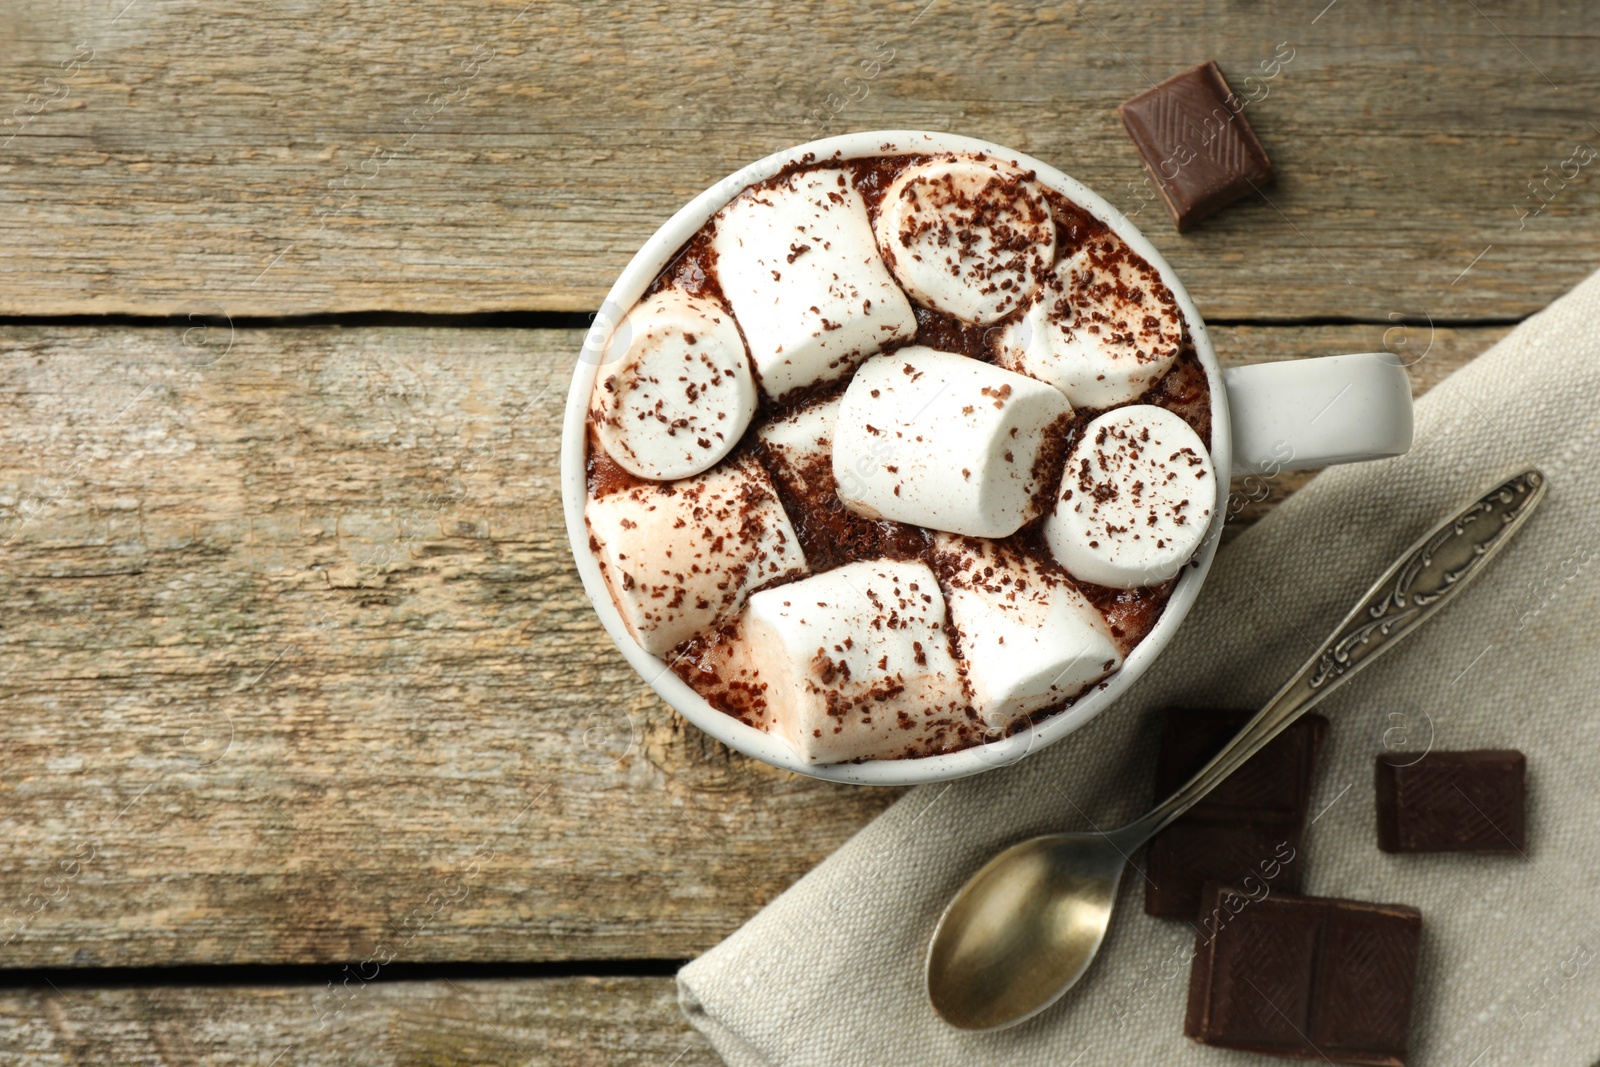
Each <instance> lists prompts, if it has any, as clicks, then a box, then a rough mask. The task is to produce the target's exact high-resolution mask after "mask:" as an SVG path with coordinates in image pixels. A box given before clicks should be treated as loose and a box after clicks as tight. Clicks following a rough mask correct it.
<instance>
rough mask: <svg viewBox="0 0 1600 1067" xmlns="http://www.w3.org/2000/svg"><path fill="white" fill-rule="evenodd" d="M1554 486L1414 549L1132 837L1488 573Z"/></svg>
mask: <svg viewBox="0 0 1600 1067" xmlns="http://www.w3.org/2000/svg"><path fill="white" fill-rule="evenodd" d="M1547 488H1548V485H1547V483H1546V481H1545V477H1544V475H1543V474H1541V473H1539V472H1538V471H1537V470H1526V471H1523V472H1522V473H1521V474H1518V475H1517V476H1516V477H1514V478H1511V479H1508V480H1507V481H1505V482H1502V483H1501V484H1499V485H1497V486H1495V487H1494V488H1493V489H1491V490H1490V491H1489V492H1488V493H1485V494H1484V495H1483V496H1482V497H1480V498H1479V499H1477V500H1476V501H1474V502H1473V503H1472V504H1471V505H1470V506H1468V507H1467V508H1465V509H1464V510H1462V511H1461V512H1460V513H1459V514H1456V515H1453V516H1451V517H1450V518H1448V519H1446V520H1445V521H1444V522H1443V523H1441V524H1439V525H1438V526H1437V527H1435V528H1434V529H1433V530H1431V531H1429V532H1428V533H1427V534H1426V535H1424V536H1423V537H1422V538H1421V539H1420V540H1418V541H1417V542H1416V543H1415V544H1414V545H1412V546H1411V547H1410V548H1408V549H1406V551H1405V553H1404V554H1403V555H1402V556H1401V557H1400V559H1399V561H1398V562H1396V563H1395V564H1394V566H1392V567H1390V568H1389V570H1388V572H1387V573H1385V574H1384V576H1383V577H1382V578H1379V579H1378V581H1377V582H1376V584H1374V585H1373V587H1372V588H1371V589H1370V590H1368V591H1367V594H1366V595H1365V596H1364V597H1362V598H1361V600H1360V601H1359V602H1358V603H1357V605H1356V606H1355V608H1354V609H1352V610H1351V612H1350V614H1349V615H1347V616H1345V619H1344V621H1343V622H1342V623H1340V624H1339V627H1338V629H1336V630H1334V632H1333V635H1332V636H1331V637H1329V638H1328V639H1327V641H1325V642H1324V643H1323V645H1322V647H1321V648H1320V649H1318V650H1317V652H1316V653H1315V654H1314V655H1313V656H1312V657H1311V659H1310V661H1309V662H1307V663H1306V665H1305V666H1304V667H1302V668H1301V669H1300V672H1299V673H1298V674H1296V675H1295V676H1294V677H1293V678H1292V679H1290V680H1289V683H1288V684H1287V685H1285V686H1284V687H1283V688H1282V689H1280V690H1278V693H1277V695H1276V696H1274V697H1273V698H1272V699H1271V700H1269V701H1267V706H1266V707H1264V708H1262V709H1261V711H1260V712H1258V713H1257V714H1256V716H1255V718H1253V719H1251V720H1250V721H1249V722H1248V723H1246V724H1245V726H1244V728H1243V729H1242V730H1240V731H1239V734H1238V736H1236V737H1235V738H1234V739H1233V740H1232V741H1231V742H1229V744H1228V745H1227V746H1226V747H1225V748H1223V750H1222V751H1221V752H1219V753H1217V755H1216V757H1215V758H1213V759H1212V761H1211V762H1210V763H1208V764H1206V765H1205V766H1204V767H1202V768H1201V769H1200V770H1199V771H1198V772H1197V773H1196V774H1195V776H1194V777H1193V778H1191V779H1190V780H1189V781H1188V782H1187V783H1185V784H1184V785H1183V786H1182V788H1180V789H1179V790H1178V791H1177V792H1176V793H1174V794H1172V796H1170V797H1168V798H1167V799H1166V800H1165V801H1163V802H1162V803H1161V804H1159V805H1158V806H1157V807H1156V808H1155V809H1154V810H1153V811H1151V812H1150V813H1149V814H1147V815H1145V816H1144V817H1143V818H1141V819H1140V820H1139V821H1138V822H1136V823H1134V824H1133V825H1132V826H1130V827H1128V829H1127V831H1125V832H1127V833H1128V835H1129V837H1130V838H1133V837H1137V838H1138V839H1139V840H1141V841H1142V840H1144V839H1145V838H1147V837H1149V836H1151V835H1153V834H1155V833H1157V832H1159V831H1160V830H1161V829H1162V827H1164V826H1166V825H1167V824H1168V823H1170V822H1172V820H1174V819H1176V818H1177V817H1178V816H1180V815H1182V814H1183V813H1184V812H1185V811H1188V810H1189V808H1190V807H1191V806H1193V805H1194V804H1195V803H1196V802H1198V801H1199V800H1200V798H1201V797H1203V796H1205V795H1206V794H1207V793H1209V792H1211V790H1212V789H1213V788H1215V787H1216V786H1217V785H1218V784H1219V783H1220V782H1221V781H1222V780H1223V779H1224V778H1226V777H1228V775H1230V774H1232V773H1233V772H1234V771H1236V770H1238V769H1239V767H1240V766H1241V765H1243V764H1244V762H1245V761H1246V760H1248V759H1249V758H1250V757H1251V756H1253V755H1255V754H1256V753H1257V752H1259V751H1260V750H1261V749H1262V748H1263V747H1264V746H1265V745H1266V744H1267V742H1269V741H1271V740H1272V739H1273V738H1274V737H1276V736H1278V734H1279V733H1280V732H1281V731H1282V730H1283V729H1284V728H1285V727H1286V726H1288V725H1289V724H1290V723H1292V722H1294V720H1295V719H1297V718H1299V717H1300V716H1301V714H1303V713H1304V712H1305V711H1307V710H1308V709H1310V708H1311V707H1312V706H1313V705H1314V704H1316V703H1317V701H1319V700H1321V699H1322V698H1323V697H1325V696H1327V695H1328V694H1329V693H1330V692H1332V691H1333V690H1334V689H1336V688H1338V687H1339V685H1340V684H1341V683H1342V682H1344V681H1345V679H1347V678H1349V677H1350V676H1351V675H1352V674H1354V673H1355V672H1356V671H1358V670H1360V669H1361V668H1362V667H1365V666H1366V665H1367V664H1368V663H1370V662H1372V661H1373V660H1374V659H1376V658H1377V657H1378V656H1380V655H1382V654H1383V653H1384V652H1385V651H1387V650H1388V649H1390V648H1393V647H1394V645H1395V644H1396V643H1397V642H1399V640H1400V639H1401V638H1402V637H1404V636H1406V635H1407V634H1409V633H1410V632H1411V631H1412V630H1415V629H1416V628H1417V627H1418V626H1420V625H1422V622H1423V621H1424V620H1425V619H1427V618H1428V617H1429V616H1431V615H1432V614H1433V613H1434V612H1436V611H1438V610H1439V609H1440V608H1442V607H1444V606H1445V605H1446V604H1448V603H1449V602H1450V600H1451V598H1453V597H1454V596H1456V595H1457V594H1458V593H1460V591H1461V590H1462V588H1463V587H1464V586H1466V585H1467V584H1468V583H1470V582H1471V581H1472V579H1474V578H1476V577H1477V576H1478V575H1479V574H1481V573H1483V570H1484V568H1485V567H1486V566H1487V565H1488V563H1489V560H1491V559H1493V558H1494V555H1495V553H1497V552H1498V551H1500V549H1501V547H1503V546H1504V545H1505V543H1506V542H1507V541H1508V540H1510V538H1511V535H1512V534H1514V533H1515V532H1516V531H1517V530H1518V529H1519V528H1520V527H1521V526H1522V524H1523V523H1524V522H1526V521H1527V519H1528V516H1529V515H1530V514H1532V512H1533V509H1534V508H1535V507H1536V506H1537V505H1538V503H1539V501H1540V500H1542V499H1543V498H1544V494H1545V490H1546V489H1547ZM1136 829H1137V833H1135V830H1136Z"/></svg>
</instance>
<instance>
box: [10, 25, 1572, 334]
mask: <svg viewBox="0 0 1600 1067" xmlns="http://www.w3.org/2000/svg"><path fill="white" fill-rule="evenodd" d="M1323 6H1324V5H1322V4H1282V3H1270V4H1265V5H1263V4H1259V3H1253V2H1250V3H1247V2H1243V0H1236V2H1233V3H1225V4H1214V3H1207V4H1201V3H1198V2H1194V3H1179V2H1174V0H1164V2H1162V3H1156V4H1133V5H1112V4H1105V3H1088V4H1071V5H1050V6H1045V7H1036V6H1034V5H1020V4H1019V5H1010V4H997V3H959V4H958V3H951V2H939V0H935V2H933V3H925V2H924V0H890V2H864V0H852V2H851V3H848V4H830V3H823V2H822V0H806V2H783V3H778V2H776V0H763V2H760V3H742V2H737V0H708V2H706V3H697V4H686V3H681V2H679V0H637V2H631V3H621V4H610V5H605V6H603V7H596V6H593V5H586V4H579V3H576V2H568V3H536V4H527V5H526V6H525V0H469V2H465V3H459V4H425V5H399V6H396V5H392V4H388V3H383V2H381V0H352V2H351V3H347V4H338V5H325V4H320V3H315V2H314V0H271V2H270V3H266V4H260V3H245V2H242V0H224V2H222V3H213V2H209V0H207V2H202V0H136V2H135V3H133V4H128V3H127V0H65V2H62V0H13V2H12V3H10V4H8V8H9V11H8V17H7V19H6V21H5V23H4V25H3V26H0V46H3V47H4V50H5V54H6V56H7V63H6V65H5V68H4V70H3V71H0V104H3V106H0V122H4V121H8V122H9V125H8V126H0V145H3V147H0V203H3V204H4V210H0V242H3V246H4V247H5V249H6V253H5V255H4V257H3V259H0V313H14V314H69V313H70V314H79V313H96V312H129V313H138V314H156V315H163V314H171V313H182V312H186V311H187V310H189V309H191V308H194V307H197V306H200V307H220V308H222V309H225V310H226V311H227V312H229V313H231V314H233V315H235V316H240V315H280V314H297V313H307V312H321V311H345V310H354V309H372V308H380V309H399V310H414V311H439V312H447V313H456V312H463V311H470V310H493V309H546V310H573V309H577V310H582V309H592V308H595V307H598V306H599V304H600V301H601V298H602V295H603V294H604V292H605V291H606V289H607V288H608V287H609V285H610V283H611V281H612V280H613V279H614V278H615V277H616V275H617V273H618V272H619V271H620V269H621V268H622V266H623V264H624V263H625V262H626V261H627V259H628V258H629V256H630V255H632V253H633V252H634V251H635V250H636V249H637V248H638V247H639V245H640V244H641V243H642V242H643V241H644V240H645V238H646V237H647V236H649V234H650V233H651V232H652V231H653V230H654V229H655V228H656V227H657V226H658V225H659V224H660V223H661V222H662V221H664V220H665V219H666V218H667V217H668V215H670V214H671V213H672V212H673V211H674V210H675V209H676V208H677V207H678V206H679V205H681V204H682V203H683V202H684V201H686V200H687V199H688V198H689V197H691V196H692V195H694V194H695V193H697V192H699V191H700V190H701V189H703V188H705V187H706V186H708V185H710V184H712V183H713V182H714V181H716V180H717V179H719V178H721V177H722V176H723V175H725V174H727V173H729V172H731V171H733V170H734V169H736V168H737V167H738V166H740V165H741V164H743V163H745V162H748V161H750V160H753V159H755V158H758V157H760V156H763V155H765V154H767V153H768V152H771V151H774V150H777V149H781V148H783V147H786V146H788V145H792V144H795V143H798V142H801V141H804V140H808V139H810V137H812V136H813V135H815V134H817V133H821V132H830V133H831V132H843V131H846V130H851V129H881V128H920V129H933V130H949V131H953V132H965V133H971V134H978V135H982V136H985V137H988V138H991V139H993V140H996V141H999V142H1001V143H1004V144H1009V145H1012V146H1014V147H1016V148H1018V149H1021V150H1023V151H1026V152H1030V153H1033V154H1035V155H1037V156H1039V157H1040V158H1042V159H1045V160H1047V161H1049V162H1051V163H1054V164H1057V165H1059V166H1060V167H1061V168H1062V169H1064V170H1066V171H1067V172H1069V173H1072V174H1074V175H1075V176H1077V177H1079V178H1080V179H1081V180H1083V181H1084V182H1085V183H1086V184H1088V185H1089V186H1091V187H1092V188H1095V189H1097V190H1099V191H1100V192H1102V193H1103V194H1104V195H1106V196H1107V197H1108V198H1109V199H1110V200H1111V201H1112V202H1113V203H1115V204H1116V205H1117V206H1118V207H1119V208H1120V209H1121V210H1123V211H1124V212H1127V213H1129V214H1130V215H1133V216H1134V218H1135V221H1136V222H1137V223H1138V224H1140V225H1141V226H1145V227H1146V228H1147V229H1148V231H1149V233H1150V235H1151V236H1152V238H1153V239H1154V240H1155V241H1156V243H1157V244H1158V245H1159V246H1160V247H1161V248H1162V249H1163V251H1164V252H1165V253H1166V254H1167V255H1168V256H1169V257H1170V258H1171V260H1172V262H1173V263H1174V264H1175V266H1176V267H1177V269H1178V270H1179V272H1180V274H1182V275H1183V277H1184V278H1185V279H1186V280H1187V284H1188V285H1189V286H1190V287H1191V289H1192V291H1193V293H1194V295H1195V297H1196V300H1197V302H1198V304H1199V305H1200V308H1201V310H1202V312H1203V313H1205V314H1206V315H1207V316H1209V317H1212V318H1223V319H1235V320H1243V319H1249V320H1255V319H1260V318H1279V319H1282V318H1285V317H1290V318H1294V317H1308V316H1348V317H1355V318H1359V319H1361V320H1363V321H1379V322H1387V321H1388V318H1387V317H1388V316H1389V315H1391V314H1403V315H1406V316H1410V317H1413V318H1421V317H1423V316H1425V315H1426V316H1432V317H1433V318H1434V319H1439V320H1444V319H1455V320H1464V319H1482V318H1485V317H1491V316H1501V317H1504V316H1521V315H1525V314H1528V313H1531V312H1532V311H1534V310H1537V309H1538V308H1539V307H1542V306H1543V305H1545V304H1546V303H1548V302H1549V301H1550V300H1551V299H1552V298H1553V297H1555V296H1556V295H1558V294H1559V293H1560V292H1562V291H1564V290H1566V289H1567V288H1569V287H1570V286H1571V285H1573V284H1574V283H1575V282H1576V281H1577V280H1578V279H1580V278H1581V277H1583V276H1584V275H1586V274H1587V273H1589V272H1590V271H1591V270H1593V269H1594V268H1595V267H1596V266H1597V265H1600V212H1596V210H1595V208H1596V206H1597V205H1600V180H1597V178H1596V173H1597V164H1596V163H1594V162H1581V161H1580V160H1581V159H1582V154H1581V151H1580V149H1581V147H1582V146H1588V147H1589V148H1590V149H1591V150H1592V149H1593V148H1595V147H1600V127H1597V126H1596V122H1597V121H1600V120H1597V119H1596V118H1595V116H1594V115H1593V113H1592V102H1593V100H1594V99H1595V98H1596V95H1597V93H1600V63H1597V62H1596V60H1595V57H1596V55H1597V53H1600V49H1597V37H1600V8H1596V7H1595V6H1594V5H1586V4H1571V3H1557V2H1554V0H1521V2H1516V3H1484V4H1478V5H1473V4H1457V3H1453V2H1448V0H1430V2H1428V3H1419V4H1413V5H1406V6H1405V7H1404V8H1401V9H1395V10H1388V9H1384V10H1381V11H1380V10H1377V9H1371V8H1364V7H1362V6H1361V5H1356V4H1339V5H1336V6H1330V7H1329V8H1328V9H1327V10H1321V9H1322V8H1323ZM1319 11H1320V14H1319ZM1280 46H1281V47H1280ZM1285 56H1292V58H1289V59H1288V60H1287V61H1286V62H1285V61H1284V59H1283V57H1285ZM1207 58H1215V59H1216V60H1217V61H1218V62H1219V63H1220V65H1221V67H1222V69H1223V71H1224V72H1225V73H1226V74H1227V76H1228V77H1229V78H1230V79H1231V80H1232V84H1233V86H1234V88H1235V90H1236V92H1238V93H1239V94H1240V95H1241V96H1242V97H1245V98H1247V99H1249V100H1251V101H1252V102H1251V103H1249V104H1248V105H1247V109H1246V115H1247V117H1248V119H1249V121H1250V122H1251V123H1252V124H1253V126H1254V127H1255V128H1256V130H1257V132H1258V133H1259V134H1260V136H1261V138H1262V140H1263V141H1264V143H1265V144H1266V146H1267V149H1268V151H1269V153H1270V154H1271V155H1272V157H1273V160H1274V162H1275V163H1276V165H1277V168H1278V175H1279V177H1278V180H1277V183H1276V185H1274V186H1273V187H1272V188H1270V189H1269V190H1266V192H1265V195H1264V197H1257V198H1255V199H1254V200H1253V201H1252V202H1249V203H1244V204H1241V205H1238V206H1235V207H1233V208H1231V209H1229V210H1227V211H1226V212H1224V213H1223V214H1222V215H1220V216H1218V217H1217V218H1216V219H1214V220H1212V221H1210V222H1208V223H1206V224H1205V225H1204V226H1202V227H1201V228H1200V229H1199V230H1197V231H1196V232H1195V233H1193V234H1192V235H1188V236H1184V237H1182V238H1180V237H1178V236H1177V235H1176V233H1175V232H1174V230H1173V227H1172V224H1171V222H1170V220H1169V219H1168V218H1167V217H1166V215H1165V213H1164V211H1163V210H1162V208H1161V207H1160V204H1159V201H1157V200H1156V199H1155V194H1154V192H1153V189H1152V188H1151V186H1150V185H1149V184H1148V183H1147V182H1146V180H1145V179H1144V178H1143V172H1142V169H1141V166H1140V163H1139V160H1138V158H1137V155H1136V153H1135V152H1134V149H1133V147H1132V145H1131V143H1130V142H1129V140H1128V138H1127V136H1126V135H1125V133H1124V131H1123V130H1122V128H1121V125H1120V123H1119V121H1118V119H1117V116H1116V113H1115V107H1116V105H1117V104H1118V103H1119V102H1121V101H1122V100H1125V99H1127V98H1128V97H1130V96H1131V95H1133V94H1134V93H1136V92H1138V91H1141V90H1143V89H1145V88H1147V87H1148V86H1149V85H1150V84H1152V83H1153V81H1156V80H1160V79H1162V78H1165V77H1166V76H1168V75H1169V74H1172V73H1174V72H1176V71H1178V70H1180V69H1183V68H1186V67H1188V66H1191V65H1193V64H1195V63H1197V62H1200V61H1202V60H1205V59H1207ZM1264 64H1265V65H1266V66H1265V68H1263V65H1264ZM1264 69H1265V71H1269V72H1271V76H1270V77H1269V76H1267V74H1266V73H1264ZM1247 78H1248V79H1250V80H1249V81H1248V82H1247V81H1246V79H1247ZM1591 158H1592V154H1591ZM1530 183H1531V185H1530ZM1535 212H1537V213H1535ZM1480 257H1481V258H1480Z"/></svg>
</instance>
